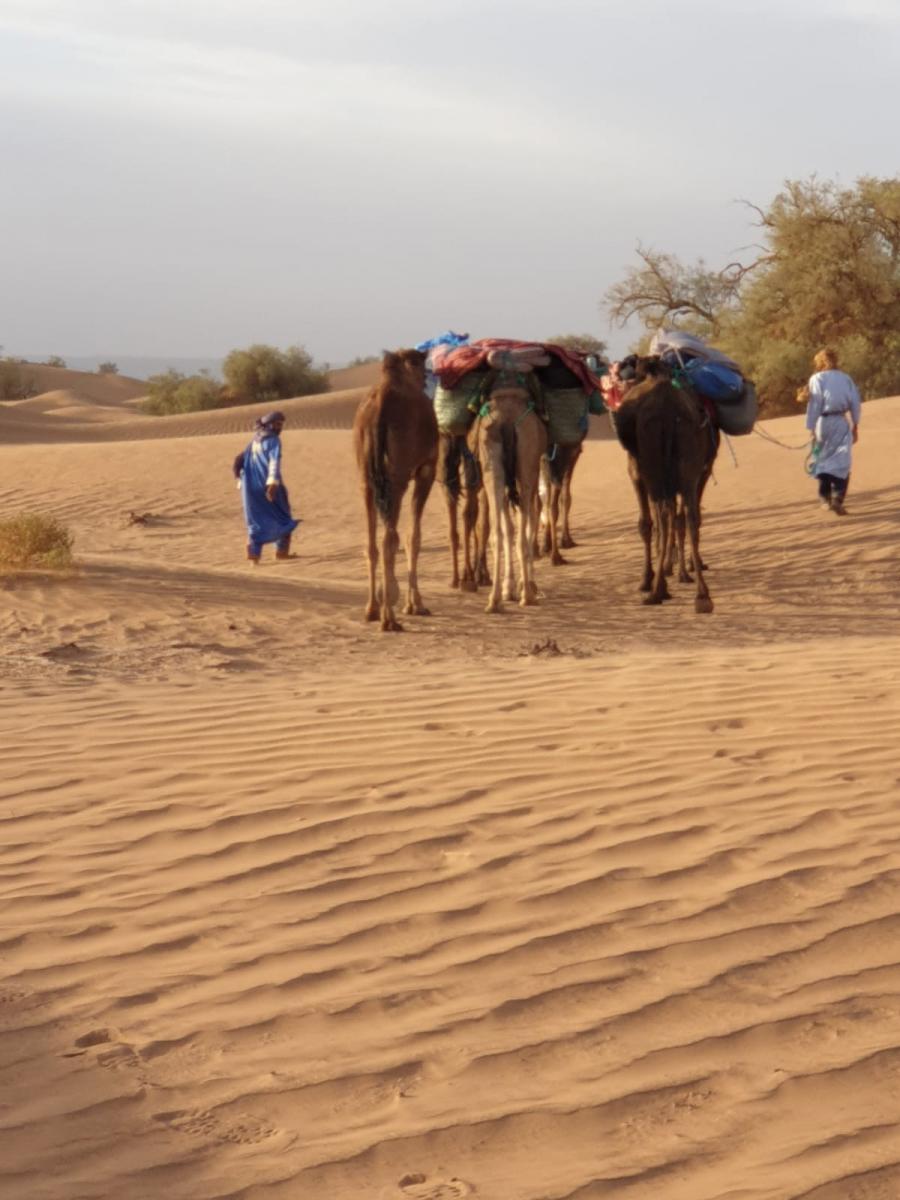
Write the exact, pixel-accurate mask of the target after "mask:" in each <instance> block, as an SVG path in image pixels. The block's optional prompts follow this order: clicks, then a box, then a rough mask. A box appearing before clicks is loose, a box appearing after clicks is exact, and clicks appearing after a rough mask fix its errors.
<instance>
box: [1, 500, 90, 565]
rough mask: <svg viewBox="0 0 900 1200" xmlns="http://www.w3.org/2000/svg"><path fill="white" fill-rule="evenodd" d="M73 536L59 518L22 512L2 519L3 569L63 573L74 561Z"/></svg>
mask: <svg viewBox="0 0 900 1200" xmlns="http://www.w3.org/2000/svg"><path fill="white" fill-rule="evenodd" d="M72 540H73V539H72V535H71V533H70V532H69V531H68V529H66V527H65V525H62V524H61V523H60V522H59V521H58V520H57V519H56V517H50V516H45V515H43V514H41V513H20V514H19V515H18V516H15V517H5V518H3V519H2V520H0V568H10V569H14V570H22V569H23V568H28V567H43V568H45V569H47V568H49V569H51V570H60V569H62V568H63V567H68V566H70V564H71V562H72Z"/></svg>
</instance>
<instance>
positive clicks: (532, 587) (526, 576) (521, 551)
mask: <svg viewBox="0 0 900 1200" xmlns="http://www.w3.org/2000/svg"><path fill="white" fill-rule="evenodd" d="M529 490H530V489H529V487H528V484H525V483H523V484H522V485H521V496H522V505H521V508H520V509H519V511H518V513H517V514H516V517H517V522H518V524H517V528H516V553H517V555H518V559H519V575H520V578H521V581H522V583H521V587H520V589H519V604H521V606H522V607H523V608H525V607H526V606H528V605H530V604H537V602H538V596H537V584H536V583H535V580H534V560H533V558H532V554H531V551H532V547H533V541H534V539H533V532H534V531H533V524H534V522H535V515H534V513H535V505H534V502H533V500H534V498H533V495H531V496H529V495H528V492H529Z"/></svg>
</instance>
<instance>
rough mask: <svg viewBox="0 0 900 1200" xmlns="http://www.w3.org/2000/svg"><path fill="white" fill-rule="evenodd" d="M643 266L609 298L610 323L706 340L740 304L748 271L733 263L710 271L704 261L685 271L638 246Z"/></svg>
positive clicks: (668, 257)
mask: <svg viewBox="0 0 900 1200" xmlns="http://www.w3.org/2000/svg"><path fill="white" fill-rule="evenodd" d="M637 255H638V258H639V259H640V260H641V261H640V266H637V267H631V268H630V269H629V270H628V271H627V272H626V274H625V278H624V279H622V280H620V281H619V282H618V283H614V284H613V285H612V287H611V288H609V290H608V291H607V293H606V296H605V298H604V299H605V307H606V309H607V312H608V313H609V317H610V319H611V320H612V321H613V322H615V323H616V324H618V325H620V326H622V325H625V324H626V322H628V321H630V320H632V319H634V318H637V319H638V320H639V321H640V323H641V324H642V325H643V326H644V328H645V329H646V330H648V331H649V330H656V329H660V328H662V327H663V326H664V325H669V326H672V327H674V328H676V329H686V330H689V331H690V332H692V333H699V334H701V335H703V336H706V335H711V336H713V337H715V336H717V335H718V333H719V331H720V329H721V326H722V321H723V319H724V317H725V315H726V314H727V313H728V312H729V311H730V310H731V308H732V307H733V306H734V305H735V304H736V303H737V299H738V291H739V289H740V284H741V280H742V278H743V276H744V274H745V273H746V271H747V268H746V267H742V266H741V265H740V264H738V263H730V264H729V265H728V266H727V267H725V269H724V270H722V271H712V270H710V268H709V267H707V265H706V263H705V262H704V261H703V259H702V258H701V259H698V261H697V262H696V263H695V264H694V265H693V266H685V265H684V263H682V262H681V261H680V260H679V259H678V258H676V257H675V255H674V254H662V253H661V252H660V251H658V250H651V249H647V248H646V247H644V246H640V245H639V246H638V248H637Z"/></svg>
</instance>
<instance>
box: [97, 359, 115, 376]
mask: <svg viewBox="0 0 900 1200" xmlns="http://www.w3.org/2000/svg"><path fill="white" fill-rule="evenodd" d="M118 373H119V368H118V365H117V364H116V363H114V362H102V363H100V365H99V366H98V367H97V374H98V375H118Z"/></svg>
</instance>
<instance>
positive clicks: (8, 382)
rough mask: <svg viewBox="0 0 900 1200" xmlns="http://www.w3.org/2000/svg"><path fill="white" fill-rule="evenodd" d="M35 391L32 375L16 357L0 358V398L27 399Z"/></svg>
mask: <svg viewBox="0 0 900 1200" xmlns="http://www.w3.org/2000/svg"><path fill="white" fill-rule="evenodd" d="M36 393H37V387H36V386H35V382H34V377H33V376H31V375H29V374H28V373H27V372H26V371H23V369H22V363H21V361H20V360H19V359H16V358H3V359H0V400H27V399H28V397H29V396H34V395H35V394H36Z"/></svg>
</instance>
